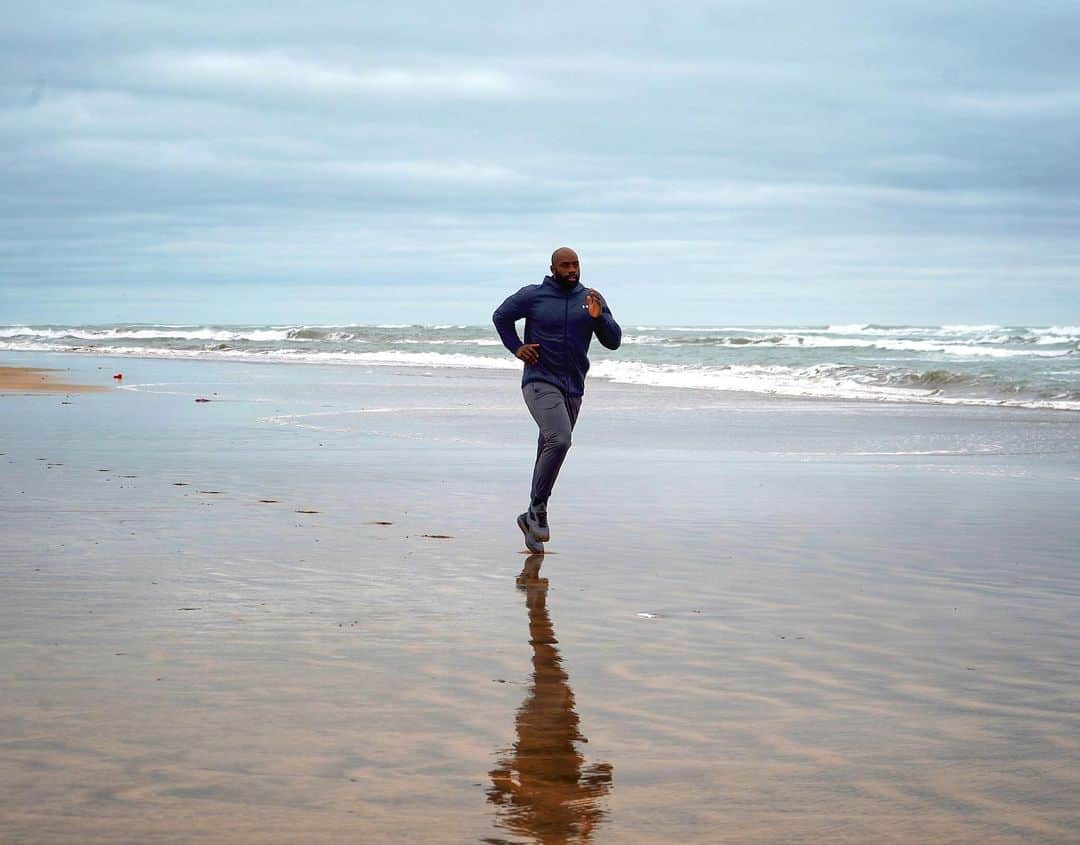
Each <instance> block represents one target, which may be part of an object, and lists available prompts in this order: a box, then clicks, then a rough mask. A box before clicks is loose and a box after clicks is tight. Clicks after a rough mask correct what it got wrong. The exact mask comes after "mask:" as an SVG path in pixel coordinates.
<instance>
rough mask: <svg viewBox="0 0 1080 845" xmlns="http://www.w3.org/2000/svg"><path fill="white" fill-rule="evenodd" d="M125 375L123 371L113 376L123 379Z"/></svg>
mask: <svg viewBox="0 0 1080 845" xmlns="http://www.w3.org/2000/svg"><path fill="white" fill-rule="evenodd" d="M123 377H124V374H123V373H117V374H116V375H115V376H113V378H114V379H122V378H123Z"/></svg>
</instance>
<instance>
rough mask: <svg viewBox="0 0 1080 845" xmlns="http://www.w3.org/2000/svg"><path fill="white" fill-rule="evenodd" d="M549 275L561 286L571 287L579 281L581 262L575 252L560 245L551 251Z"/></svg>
mask: <svg viewBox="0 0 1080 845" xmlns="http://www.w3.org/2000/svg"><path fill="white" fill-rule="evenodd" d="M551 275H552V276H554V277H555V281H557V282H558V283H559V284H560V285H562V286H563V287H567V288H569V287H573V286H574V285H576V284H577V283H578V282H580V281H581V263H580V262H579V261H578V257H577V253H576V252H574V251H573V250H572V249H570V247H568V246H561V247H559V248H558V249H557V250H555V251H554V252H553V253H551Z"/></svg>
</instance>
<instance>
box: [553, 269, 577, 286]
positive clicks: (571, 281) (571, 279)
mask: <svg viewBox="0 0 1080 845" xmlns="http://www.w3.org/2000/svg"><path fill="white" fill-rule="evenodd" d="M555 281H556V282H558V283H559V285H560V286H561V287H564V288H572V287H573V286H574V285H576V284H577V283H578V282H580V281H581V276H580V274H579V275H577V276H560V275H559V274H558V273H556V274H555Z"/></svg>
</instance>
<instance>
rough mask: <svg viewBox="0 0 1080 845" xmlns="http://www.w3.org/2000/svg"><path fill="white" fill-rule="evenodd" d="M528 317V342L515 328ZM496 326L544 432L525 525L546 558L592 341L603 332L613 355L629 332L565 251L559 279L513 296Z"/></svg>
mask: <svg viewBox="0 0 1080 845" xmlns="http://www.w3.org/2000/svg"><path fill="white" fill-rule="evenodd" d="M522 318H524V320H525V342H524V343H522V342H521V338H520V337H518V333H517V329H516V328H515V326H514V323H515V322H516V321H517V320H520V319H522ZM492 320H493V321H494V323H495V328H496V329H497V330H498V332H499V337H500V338H501V339H502V342H503V346H505V347H506V348H507V349H508V350H510V352H511V353H513V354H514V355H515V356H517V357H518V358H520V359H521V360H522V361H524V362H525V371H524V373H523V374H522V377H521V392H522V394H523V395H524V396H525V405H526V406H527V407H528V409H529V413H530V414H532V417H533V419H534V420H536V424H537V425H538V426H539V427H540V437H539V442H538V443H537V447H536V465H535V466H534V467H533V477H532V491H531V495H530V499H529V508H528V510H527V511H525V513H523V514H521V516H519V517H518V518H517V524H518V528H520V529H521V532H522V533H523V534H524V535H525V546H526V548H528V550H529V551H530V552H543V551H544V545H543V544H544V543H546V542H547V541H548V540H549V539H550V537H551V532H550V529H549V528H548V519H547V505H548V499H549V498H550V496H551V488H552V487H553V486H554V485H555V479H556V478H558V477H559V469H560V467H562V463H563V459H564V458H565V457H566V453H567V451H569V449H570V433H571V432H572V431H573V429H574V423H576V422H577V417H578V411H579V410H580V409H581V397H582V396H583V395H584V393H585V373H586V372H588V370H589V359H588V352H589V343H590V342H591V341H592V337H593V335H594V334H595V335H596V337H597V339H598V340H599V341H600V342H601V343H602V344H603V345H604V346H606V347H607V348H608V349H618V348H619V344H620V343H621V342H622V329H620V328H619V324H618V323H616V322H615V318H614V317H612V316H611V309H610V308H608V306H607V303H606V302H605V301H604V298H603V297H602V296H601V295H600V294H599V293H598V292H597V291H595V290H593V289H592V288H587V289H586V288H584V287H582V286H581V265H580V263H579V262H578V257H577V253H576V252H574V251H573V250H572V249H570V248H569V247H565V246H564V247H560V248H559V249H557V250H555V252H553V253H552V254H551V275H550V276H546V277H545V278H544V281H542V282H541V283H540V284H538V285H526V286H525V287H523V288H522V289H521V290H519V291H518V292H517V293H515V294H512V295H510V296H508V297H507V298H506V301H505V302H504V303H503V304H502V305H500V306H499V307H498V308H496V309H495V313H494V315H492Z"/></svg>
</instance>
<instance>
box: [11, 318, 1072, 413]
mask: <svg viewBox="0 0 1080 845" xmlns="http://www.w3.org/2000/svg"><path fill="white" fill-rule="evenodd" d="M2 351H18V352H41V351H44V352H63V353H69V354H70V353H86V354H92V355H110V356H135V357H146V358H183V359H208V360H217V361H245V362H252V361H279V362H292V363H299V364H304V363H308V364H328V363H329V364H353V365H363V366H386V365H391V366H406V367H421V368H428V369H434V368H442V367H452V368H465V369H517V368H518V367H520V366H521V365H520V363H519V362H517V361H516V360H515V359H514V358H513V357H511V356H510V355H509V354H508V353H507V352H506V350H505V349H504V348H503V347H502V345H501V343H500V342H499V340H498V337H497V336H496V334H495V331H494V329H493V328H492V327H491V326H488V325H483V326H469V325H404V324H384V325H355V326H307V325H164V324H155V325H150V324H130V323H123V324H112V325H82V326H73V325H6V326H0V352H2ZM590 358H591V360H592V369H591V371H590V375H591V376H592V377H598V378H602V379H608V380H610V381H613V382H617V383H623V384H641V385H651V386H657V387H680V388H697V389H701V390H709V391H729V392H740V393H751V394H763V395H775V396H788V397H812V398H818V399H825V400H828V399H836V400H851V399H865V400H876V401H883V402H915V403H932V404H953V405H975V406H977V405H988V406H1005V407H1021V408H1040V409H1050V410H1062V411H1078V410H1080V326H1050V327H1034V326H999V325H944V326H887V325H873V324H868V325H863V324H860V325H830V326H785V327H777V326H646V325H624V326H623V346H622V348H621V349H619V350H618V351H617V352H610V351H608V350H606V349H604V348H603V347H602V346H600V344H599V343H594V344H593V346H592V350H591V352H590Z"/></svg>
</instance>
